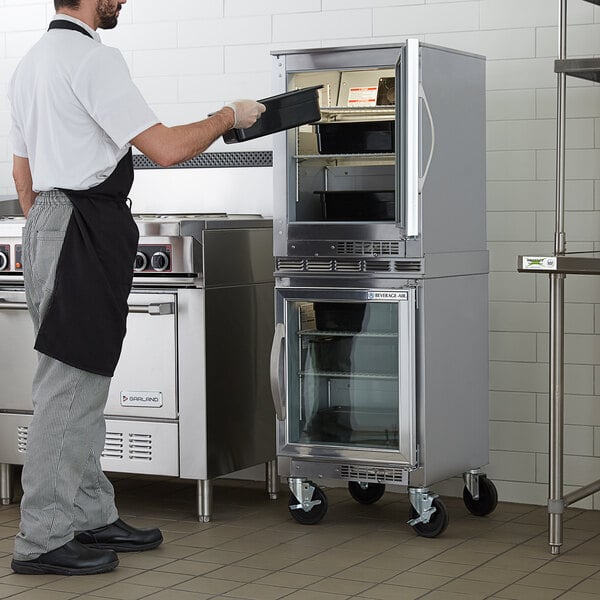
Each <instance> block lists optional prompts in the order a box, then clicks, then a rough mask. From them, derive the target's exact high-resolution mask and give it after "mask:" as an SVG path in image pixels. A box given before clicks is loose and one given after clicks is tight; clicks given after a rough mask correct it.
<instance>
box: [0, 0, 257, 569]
mask: <svg viewBox="0 0 600 600" xmlns="http://www.w3.org/2000/svg"><path fill="white" fill-rule="evenodd" d="M126 2H127V0H55V2H54V5H55V8H56V11H57V14H56V16H55V17H54V19H53V20H52V22H51V24H50V27H49V30H48V32H47V33H45V34H44V36H43V37H42V38H41V39H40V41H39V42H38V43H37V44H36V45H35V46H34V47H33V48H32V49H31V50H30V51H29V53H28V54H27V56H26V57H25V58H24V59H23V60H22V61H21V63H20V64H19V66H18V67H17V70H16V71H15V74H14V76H13V79H12V81H11V85H10V88H9V97H10V100H11V106H12V128H11V133H10V140H11V144H12V147H13V154H14V166H13V175H14V180H15V184H16V188H17V193H18V196H19V201H20V203H21V206H22V209H23V213H24V214H25V216H26V217H27V221H26V225H25V228H24V231H23V263H24V269H23V270H24V276H25V291H26V295H27V302H28V307H29V310H30V314H31V317H32V319H33V323H34V329H35V333H36V342H35V348H36V350H37V351H38V352H39V355H38V356H39V363H38V369H37V371H36V375H35V378H34V382H33V406H34V414H33V419H32V422H31V425H30V427H29V430H28V440H27V455H26V460H25V466H24V468H23V478H22V481H23V498H22V501H21V526H20V532H19V534H18V535H17V538H16V540H15V551H14V556H13V561H12V565H11V566H12V569H13V570H14V571H15V572H17V573H29V574H39V573H56V574H61V575H77V574H91V573H102V572H105V571H110V570H112V569H114V568H115V567H116V566H117V564H118V557H117V554H116V552H128V551H138V550H149V549H151V548H156V547H157V546H158V545H159V544H160V543H161V542H162V534H161V532H160V531H159V530H158V529H136V528H134V527H131V526H130V525H128V524H126V523H124V522H123V521H122V520H121V519H119V515H118V512H117V509H116V507H115V503H114V491H113V488H112V485H111V484H110V482H109V481H108V479H107V478H106V476H105V475H104V474H103V472H102V469H101V466H100V455H101V453H102V450H103V447H104V436H105V424H104V416H103V411H104V407H105V404H106V399H107V394H108V388H109V384H110V378H111V376H112V374H113V372H114V369H115V366H116V364H117V361H118V358H119V354H120V351H121V345H122V342H123V336H124V335H125V322H126V318H127V312H128V308H127V296H128V294H129V291H130V287H131V281H132V276H133V275H132V271H133V269H132V264H133V259H134V256H135V253H136V249H137V238H138V233H137V227H136V225H135V223H134V221H133V219H132V217H131V213H130V210H129V208H128V206H127V203H126V200H127V195H128V193H129V190H130V188H131V184H132V181H133V166H132V165H133V162H132V157H131V145H134V146H136V147H137V148H139V149H140V150H141V151H142V152H143V153H144V154H146V155H147V156H148V157H149V158H151V159H152V160H154V161H155V162H157V163H158V164H159V165H161V166H170V165H173V164H176V163H178V162H181V161H184V160H187V159H189V158H192V157H193V156H196V155H197V154H199V153H200V152H203V151H204V150H206V148H207V147H208V146H209V145H210V144H212V142H214V141H215V140H216V139H217V138H218V137H219V136H221V135H222V134H223V133H225V132H226V131H228V130H229V129H231V128H232V127H241V128H246V127H249V126H251V125H252V124H254V123H255V121H256V120H257V119H258V118H259V116H260V114H261V113H262V112H263V111H264V110H265V107H264V105H262V104H259V103H257V102H254V101H253V100H238V101H235V102H233V103H231V104H229V105H227V106H225V107H223V108H222V109H221V110H218V111H217V112H216V113H214V114H213V115H211V116H210V117H208V118H207V119H205V120H203V121H200V122H197V123H191V124H188V125H182V126H178V127H165V126H164V125H162V124H161V123H160V122H159V120H158V119H157V118H156V116H155V115H154V113H153V112H152V111H151V110H150V108H149V107H148V105H147V104H146V102H145V101H144V100H143V98H142V96H141V95H140V93H139V91H138V90H137V88H136V87H135V85H134V84H133V82H132V81H131V77H130V75H129V71H128V69H127V66H126V64H125V61H124V59H123V57H122V55H121V53H120V52H119V51H118V50H116V49H114V48H109V47H107V46H104V45H102V43H101V42H100V38H99V36H98V34H97V33H96V30H97V29H98V28H101V29H110V28H113V27H115V26H116V24H117V20H118V17H119V13H120V10H121V7H122V5H123V4H125V3H126Z"/></svg>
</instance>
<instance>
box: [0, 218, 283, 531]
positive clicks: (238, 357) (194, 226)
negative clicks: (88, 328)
mask: <svg viewBox="0 0 600 600" xmlns="http://www.w3.org/2000/svg"><path fill="white" fill-rule="evenodd" d="M136 222H137V225H138V228H139V230H140V241H139V247H138V254H137V257H136V261H135V264H134V283H133V289H132V292H131V295H130V298H129V313H130V314H129V317H128V320H127V330H128V331H127V335H126V338H125V342H124V345H123V351H122V355H121V359H120V361H119V365H118V367H117V370H116V372H115V375H114V377H113V380H112V382H111V387H110V391H109V398H108V403H107V406H106V410H105V414H106V418H107V433H106V444H105V448H104V452H103V455H102V465H103V467H104V468H105V469H106V470H107V471H115V472H125V473H142V474H151V475H168V476H178V477H182V478H186V479H195V480H197V481H198V514H199V517H200V519H201V520H204V521H208V520H209V519H210V516H211V512H212V509H211V486H210V481H211V480H212V479H213V478H216V477H219V476H221V475H225V474H229V473H232V472H234V471H238V470H241V469H243V468H246V467H250V466H254V465H257V464H259V463H267V464H268V473H269V475H270V477H269V478H267V482H268V486H269V491H270V493H271V494H272V495H275V494H276V490H277V487H276V485H277V481H276V477H275V474H276V466H275V461H274V458H275V439H274V438H275V436H274V431H273V419H274V416H273V408H272V404H271V402H270V393H269V381H268V360H269V348H270V341H271V337H272V332H273V309H272V297H273V275H272V273H273V259H272V253H271V239H272V228H271V221H270V220H269V219H263V218H261V217H257V216H252V215H247V216H243V215H225V214H214V215H162V216H161V215H146V216H143V215H139V216H137V217H136ZM23 224H24V219H22V218H4V219H0V331H2V338H3V342H4V344H5V346H4V347H6V348H10V349H11V350H10V352H7V353H5V355H4V356H3V360H2V363H1V366H0V372H1V373H2V379H3V381H4V384H3V394H2V396H1V398H0V463H1V469H2V471H1V473H2V478H1V480H0V484H1V485H0V495H1V498H2V502H3V503H6V502H9V501H10V498H11V496H12V485H11V484H12V479H11V472H10V471H11V465H17V464H22V463H23V459H24V455H25V453H26V451H27V427H28V423H29V420H30V415H31V411H32V406H31V391H30V389H31V381H32V378H33V373H34V370H35V366H36V357H35V353H34V351H33V349H32V348H33V327H32V325H31V322H30V319H29V315H28V314H27V307H26V303H25V292H24V290H23V277H22V271H21V270H22V266H21V240H20V236H21V229H22V227H23ZM232 372H235V377H232V376H231V374H232ZM232 414H235V415H236V418H235V419H231V415H232Z"/></svg>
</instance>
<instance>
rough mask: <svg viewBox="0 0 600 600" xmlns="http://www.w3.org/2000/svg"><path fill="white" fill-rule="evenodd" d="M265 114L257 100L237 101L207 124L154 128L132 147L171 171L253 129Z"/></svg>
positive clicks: (199, 122) (212, 117)
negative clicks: (225, 138) (232, 133)
mask: <svg viewBox="0 0 600 600" xmlns="http://www.w3.org/2000/svg"><path fill="white" fill-rule="evenodd" d="M264 110H265V106H264V104H260V103H258V102H254V101H253V100H236V101H235V102H232V103H231V104H230V105H227V106H225V107H223V108H222V109H221V110H219V111H217V112H216V113H213V114H212V115H211V116H210V117H208V118H207V119H204V120H203V121H198V122H196V123H189V124H188V125H177V126H175V127H166V126H165V125H163V124H162V123H159V124H157V125H153V126H152V127H149V128H148V129H146V131H143V132H142V133H140V134H139V135H137V136H136V137H134V138H133V139H132V140H131V143H132V144H133V145H134V146H135V147H136V148H137V149H138V150H140V151H141V152H143V153H144V154H145V155H146V156H147V157H148V158H150V159H151V160H153V161H154V162H155V163H157V164H158V165H160V166H161V167H171V166H173V165H176V164H177V163H180V162H184V161H186V160H189V159H190V158H194V157H195V156H198V154H200V153H201V152H204V151H205V150H206V149H207V148H208V147H209V146H210V145H211V144H212V143H213V142H214V141H215V140H216V139H217V138H219V137H220V136H222V135H223V134H224V133H225V132H226V131H229V130H230V129H232V128H233V127H242V128H246V127H250V126H251V125H253V124H254V123H255V122H256V120H257V119H258V118H259V117H260V115H261V113H262V112H264Z"/></svg>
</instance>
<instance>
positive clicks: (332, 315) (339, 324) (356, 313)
mask: <svg viewBox="0 0 600 600" xmlns="http://www.w3.org/2000/svg"><path fill="white" fill-rule="evenodd" d="M314 308H315V324H316V326H317V331H336V332H337V331H341V332H344V331H351V332H358V331H360V330H361V329H362V325H363V319H364V318H365V310H366V308H367V305H366V304H365V303H364V302H362V303H357V302H315V303H314Z"/></svg>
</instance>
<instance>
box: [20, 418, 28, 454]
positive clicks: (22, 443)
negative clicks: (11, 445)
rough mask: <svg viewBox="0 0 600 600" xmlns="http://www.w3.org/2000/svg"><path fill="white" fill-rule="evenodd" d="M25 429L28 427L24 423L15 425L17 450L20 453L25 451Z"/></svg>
mask: <svg viewBox="0 0 600 600" xmlns="http://www.w3.org/2000/svg"><path fill="white" fill-rule="evenodd" d="M27 430H28V427H25V426H24V425H21V426H20V427H17V451H18V452H21V453H22V454H25V452H27Z"/></svg>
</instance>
